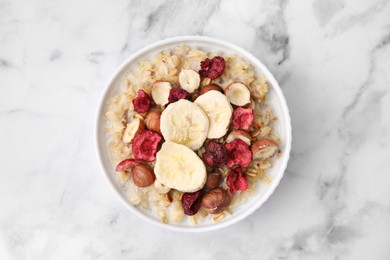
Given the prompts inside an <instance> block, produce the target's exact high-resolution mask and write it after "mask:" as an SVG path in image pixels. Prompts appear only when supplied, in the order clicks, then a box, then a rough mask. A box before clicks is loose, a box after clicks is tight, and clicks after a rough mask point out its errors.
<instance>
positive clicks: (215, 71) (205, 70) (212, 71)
mask: <svg viewBox="0 0 390 260" xmlns="http://www.w3.org/2000/svg"><path fill="white" fill-rule="evenodd" d="M200 68H201V70H200V71H199V74H200V76H202V77H208V78H210V79H216V78H218V77H219V76H221V75H222V73H223V71H224V70H225V59H224V58H222V57H221V56H215V57H213V58H212V59H211V60H210V59H205V60H204V61H202V62H200Z"/></svg>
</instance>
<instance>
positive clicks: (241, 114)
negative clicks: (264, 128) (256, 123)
mask: <svg viewBox="0 0 390 260" xmlns="http://www.w3.org/2000/svg"><path fill="white" fill-rule="evenodd" d="M253 118H254V116H253V109H252V108H243V107H238V108H236V110H234V112H233V128H234V129H243V130H248V129H249V128H250V127H251V126H252V124H253Z"/></svg>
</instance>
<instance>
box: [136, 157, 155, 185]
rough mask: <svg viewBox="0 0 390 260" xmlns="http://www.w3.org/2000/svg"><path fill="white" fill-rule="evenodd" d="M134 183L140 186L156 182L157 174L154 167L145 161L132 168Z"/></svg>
mask: <svg viewBox="0 0 390 260" xmlns="http://www.w3.org/2000/svg"><path fill="white" fill-rule="evenodd" d="M131 174H132V175H133V181H134V184H135V185H137V186H138V187H148V186H150V185H152V184H153V183H154V180H155V179H156V176H155V175H154V172H153V169H152V168H151V167H150V166H148V165H147V164H144V163H139V164H137V165H136V166H134V167H133V169H131Z"/></svg>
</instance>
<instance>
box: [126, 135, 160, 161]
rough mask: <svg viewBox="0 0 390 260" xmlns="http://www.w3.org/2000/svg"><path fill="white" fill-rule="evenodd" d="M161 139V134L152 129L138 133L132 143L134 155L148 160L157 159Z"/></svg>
mask: <svg viewBox="0 0 390 260" xmlns="http://www.w3.org/2000/svg"><path fill="white" fill-rule="evenodd" d="M161 139H162V137H161V135H160V134H158V133H156V132H154V131H150V130H145V131H143V132H141V133H139V134H137V135H136V136H135V137H134V139H133V144H132V152H133V155H134V157H135V158H136V159H142V160H145V161H147V162H153V161H154V160H156V153H157V149H158V145H159V143H160V142H161Z"/></svg>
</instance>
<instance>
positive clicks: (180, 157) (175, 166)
mask: <svg viewBox="0 0 390 260" xmlns="http://www.w3.org/2000/svg"><path fill="white" fill-rule="evenodd" d="M154 173H155V174H156V178H157V180H158V181H159V182H160V183H162V184H163V185H165V186H167V187H169V188H172V189H177V190H179V191H183V192H194V191H198V190H200V189H201V188H202V187H203V186H204V184H205V183H206V179H207V172H206V167H205V165H204V163H203V162H202V160H201V159H200V158H199V157H198V156H197V154H196V153H195V152H194V151H192V150H191V149H189V148H188V147H186V146H184V145H181V144H176V143H173V142H165V143H163V145H162V147H161V149H160V151H158V152H157V155H156V164H155V167H154Z"/></svg>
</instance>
